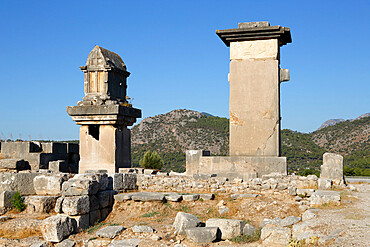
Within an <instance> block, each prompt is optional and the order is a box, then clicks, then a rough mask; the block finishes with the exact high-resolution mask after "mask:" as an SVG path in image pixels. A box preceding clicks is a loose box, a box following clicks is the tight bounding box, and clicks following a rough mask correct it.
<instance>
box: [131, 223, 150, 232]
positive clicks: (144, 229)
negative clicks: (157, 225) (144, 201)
mask: <svg viewBox="0 0 370 247" xmlns="http://www.w3.org/2000/svg"><path fill="white" fill-rule="evenodd" d="M132 231H133V232H135V233H142V232H147V233H153V232H154V229H153V228H151V227H150V226H144V225H141V226H133V227H132Z"/></svg>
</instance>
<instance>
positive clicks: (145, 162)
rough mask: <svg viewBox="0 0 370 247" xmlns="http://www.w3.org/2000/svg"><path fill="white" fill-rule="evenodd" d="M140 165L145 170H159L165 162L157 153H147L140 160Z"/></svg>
mask: <svg viewBox="0 0 370 247" xmlns="http://www.w3.org/2000/svg"><path fill="white" fill-rule="evenodd" d="M139 164H140V166H141V167H143V168H145V169H157V170H159V169H161V168H162V166H163V160H162V158H161V156H159V154H158V153H157V152H156V151H154V152H152V151H147V152H146V153H145V154H144V157H143V158H142V159H141V160H140V162H139Z"/></svg>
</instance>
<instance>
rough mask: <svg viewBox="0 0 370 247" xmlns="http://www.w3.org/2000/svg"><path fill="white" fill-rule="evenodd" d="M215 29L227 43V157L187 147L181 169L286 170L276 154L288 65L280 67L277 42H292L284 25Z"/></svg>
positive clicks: (243, 173) (241, 173)
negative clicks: (228, 65) (281, 94)
mask: <svg viewBox="0 0 370 247" xmlns="http://www.w3.org/2000/svg"><path fill="white" fill-rule="evenodd" d="M216 33H217V35H218V36H219V37H220V38H221V40H222V41H223V42H224V43H225V44H226V46H228V47H230V73H229V83H230V101H229V112H230V138H229V142H230V144H229V156H209V152H207V151H202V150H189V151H187V153H186V173H187V174H188V175H193V174H217V175H218V176H224V177H230V178H235V177H239V178H245V179H246V178H250V177H261V176H262V175H265V174H269V173H272V172H278V173H284V174H286V173H287V165H286V158H285V157H280V120H281V117H280V83H281V82H283V81H289V70H287V69H280V47H282V46H283V45H286V44H287V43H291V42H292V40H291V35H290V29H289V28H287V27H281V26H270V24H269V23H268V22H266V21H264V22H246V23H239V26H238V28H236V29H226V30H217V31H216Z"/></svg>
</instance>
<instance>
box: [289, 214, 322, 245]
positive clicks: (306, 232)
mask: <svg viewBox="0 0 370 247" xmlns="http://www.w3.org/2000/svg"><path fill="white" fill-rule="evenodd" d="M317 226H318V221H317V220H316V219H311V220H306V221H302V222H299V223H297V224H294V225H293V227H292V237H293V239H297V240H302V239H307V238H306V237H307V236H308V239H309V237H310V236H312V235H313V234H314V231H315V229H316V228H317Z"/></svg>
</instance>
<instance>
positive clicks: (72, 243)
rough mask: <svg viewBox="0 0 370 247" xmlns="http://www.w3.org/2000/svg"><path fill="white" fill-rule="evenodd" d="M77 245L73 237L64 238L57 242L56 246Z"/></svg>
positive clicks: (71, 246) (67, 246) (72, 246)
mask: <svg viewBox="0 0 370 247" xmlns="http://www.w3.org/2000/svg"><path fill="white" fill-rule="evenodd" d="M75 245H76V242H75V241H73V240H72V239H64V240H63V241H62V242H60V243H59V244H56V245H55V247H74V246H75Z"/></svg>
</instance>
